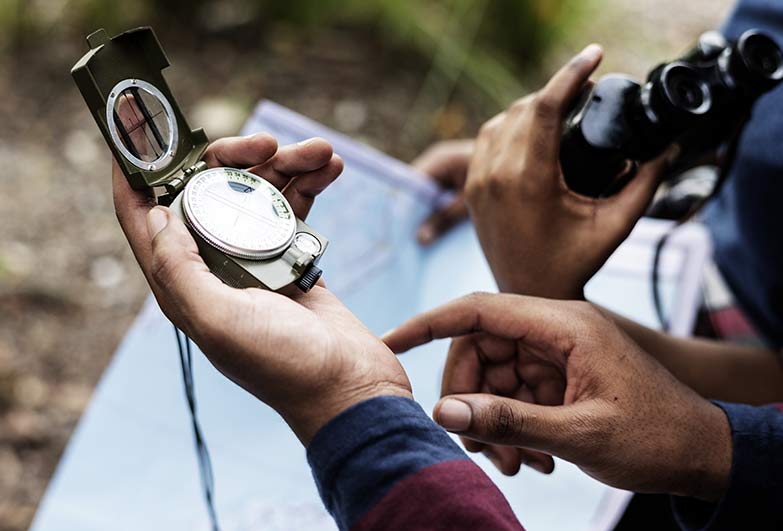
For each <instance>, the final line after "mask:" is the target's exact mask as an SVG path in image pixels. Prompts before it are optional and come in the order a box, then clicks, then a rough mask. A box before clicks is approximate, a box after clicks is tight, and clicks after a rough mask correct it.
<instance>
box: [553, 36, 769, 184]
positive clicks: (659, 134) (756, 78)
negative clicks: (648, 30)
mask: <svg viewBox="0 0 783 531" xmlns="http://www.w3.org/2000/svg"><path fill="white" fill-rule="evenodd" d="M781 80H783V52H782V51H781V48H780V47H779V46H778V44H777V43H776V42H775V41H774V40H773V39H772V38H770V37H769V36H768V35H766V34H764V33H762V32H760V31H758V30H749V31H746V32H745V33H743V34H742V36H741V37H740V38H739V39H738V40H737V41H735V42H728V41H727V40H726V39H725V38H724V37H723V36H722V35H721V34H719V33H717V32H708V33H705V34H704V35H702V36H701V38H700V39H699V41H698V43H697V45H696V46H695V47H694V48H693V49H692V50H690V51H689V52H688V53H686V54H685V55H683V56H682V57H681V58H679V59H677V60H675V61H672V62H670V63H664V64H662V65H659V66H657V67H656V68H655V69H653V70H652V71H651V72H650V74H649V75H648V77H647V81H646V82H645V83H644V84H643V85H640V84H639V83H636V82H635V81H633V80H632V79H629V78H627V77H624V76H620V75H616V74H614V75H608V76H605V77H603V78H601V79H600V80H599V81H598V82H597V83H596V84H595V86H594V87H593V88H592V89H590V90H589V91H586V93H585V94H583V95H582V96H581V98H579V99H578V101H577V104H576V106H575V107H574V109H573V110H572V111H571V112H570V113H569V115H568V117H567V118H566V121H565V126H564V132H563V137H562V141H561V147H560V163H561V167H562V169H563V174H564V176H565V180H566V184H568V186H569V187H570V188H571V189H572V190H573V191H575V192H577V193H580V194H583V195H587V196H592V197H601V196H607V195H611V194H612V193H615V192H616V191H617V190H619V189H620V188H621V187H622V186H623V185H624V184H625V183H626V182H627V181H628V180H629V179H630V178H632V177H633V174H634V168H635V167H636V166H638V164H640V163H642V162H646V161H648V160H651V159H653V158H655V157H656V156H658V155H660V154H661V153H662V152H663V151H664V150H665V149H666V147H667V146H669V145H670V144H672V143H675V142H676V143H678V144H680V146H681V148H682V149H683V152H684V153H686V154H687V155H688V156H696V155H698V154H703V153H706V152H707V151H708V150H710V149H715V148H717V147H718V146H720V145H721V144H723V143H725V142H727V141H728V140H730V138H731V136H732V135H733V134H734V133H735V132H736V130H737V128H738V127H739V126H740V125H742V122H743V121H744V120H745V119H746V118H747V116H748V115H749V113H750V110H751V108H752V107H753V104H754V103H755V102H756V100H757V99H758V98H759V97H760V96H761V95H762V94H764V93H766V92H768V91H770V90H772V89H773V88H775V87H776V86H777V85H778V84H779V83H780V82H781ZM629 168H630V169H629Z"/></svg>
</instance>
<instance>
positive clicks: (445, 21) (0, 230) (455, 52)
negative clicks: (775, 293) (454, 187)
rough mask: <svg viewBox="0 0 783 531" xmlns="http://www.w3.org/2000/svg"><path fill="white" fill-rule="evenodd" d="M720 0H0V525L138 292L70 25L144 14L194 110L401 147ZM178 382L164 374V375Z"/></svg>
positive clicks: (90, 383) (8, 522)
mask: <svg viewBox="0 0 783 531" xmlns="http://www.w3.org/2000/svg"><path fill="white" fill-rule="evenodd" d="M732 3H733V2H732V1H731V0H691V1H689V2H683V1H681V0H426V1H425V0H286V1H279V0H278V1H274V0H169V1H166V2H163V1H162V0H135V1H132V2H117V1H116V0H115V1H110V0H0V167H2V177H0V530H2V531H10V530H14V531H16V530H22V529H26V528H27V526H28V525H29V522H30V520H31V519H32V516H33V514H34V512H35V509H36V505H37V503H38V501H39V499H40V497H41V495H42V494H43V492H44V489H45V488H46V484H47V482H48V480H49V478H50V476H51V474H52V472H53V471H54V468H55V466H56V464H57V461H58V459H59V457H60V454H61V453H62V450H63V448H64V447H65V444H66V442H67V440H68V437H69V435H70V433H71V432H72V430H73V428H74V426H75V425H76V422H77V421H78V419H79V416H80V414H81V412H82V410H83V409H84V407H85V406H86V405H87V403H88V401H89V399H90V395H91V393H92V390H93V388H94V386H95V384H96V383H97V381H98V379H99V377H100V375H101V373H102V371H103V369H104V368H105V367H106V365H107V363H108V362H109V360H110V358H111V354H112V352H113V351H114V349H115V347H116V346H117V343H118V342H119V341H120V339H121V338H122V336H123V333H124V331H125V329H126V328H127V326H128V325H129V324H130V322H131V321H132V319H133V317H134V315H135V313H136V312H137V311H138V309H139V307H140V305H141V303H142V301H143V300H144V298H145V296H146V294H147V288H146V284H145V283H144V281H143V278H142V277H141V274H140V273H139V271H138V269H137V267H136V265H135V263H134V261H133V257H132V255H131V254H130V251H129V249H128V247H127V244H126V243H125V240H124V238H123V236H122V234H121V232H120V230H119V226H118V225H117V223H116V220H115V218H114V212H113V208H112V202H111V193H110V178H109V177H110V164H109V154H108V150H107V148H106V147H105V145H104V143H103V139H102V138H101V136H100V134H99V133H98V129H97V128H96V126H95V124H94V122H93V120H92V118H91V117H90V116H89V114H88V112H87V109H86V107H85V106H84V103H83V100H82V99H81V96H80V95H79V93H78V91H77V90H76V88H75V86H74V84H73V83H72V81H71V79H70V75H69V69H70V67H71V65H72V64H73V63H74V62H75V61H76V60H77V59H78V58H79V57H80V56H81V55H82V54H83V53H84V52H85V51H86V45H85V43H84V37H85V36H86V35H87V34H88V33H90V32H91V31H92V30H94V29H97V28H99V27H105V28H106V29H107V31H108V32H109V34H110V35H114V34H116V33H118V32H120V31H122V30H124V29H128V28H130V27H134V26H138V25H152V26H153V27H154V28H155V29H156V31H157V33H158V37H159V39H160V40H161V42H162V44H163V46H164V48H165V49H166V50H167V52H168V55H169V59H170V61H171V62H172V64H173V66H172V67H171V68H169V69H168V71H167V72H166V74H167V77H168V80H169V84H170V85H171V86H172V88H173V90H174V92H175V94H177V96H178V100H179V102H180V104H181V105H182V107H183V109H184V111H185V113H186V115H187V116H188V117H189V118H190V123H191V125H192V126H194V127H201V126H203V127H205V128H206V130H207V132H208V134H209V135H210V137H211V138H213V139H214V138H218V137H220V136H225V135H231V134H234V133H235V132H236V131H237V130H238V129H239V128H240V126H241V124H242V123H243V121H244V120H245V118H246V117H247V116H248V115H249V113H250V112H251V110H252V108H253V106H254V104H255V103H256V102H257V101H258V100H259V99H261V98H268V99H272V100H274V101H276V102H278V103H281V104H283V105H286V106H288V107H290V108H292V109H294V110H296V111H298V112H300V113H303V114H305V115H308V116H310V117H311V118H314V119H315V120H318V121H321V122H323V123H325V124H327V125H329V126H331V127H333V128H335V129H337V130H340V131H342V132H344V133H347V134H349V135H351V136H353V137H354V138H357V139H360V140H362V141H365V142H367V143H369V144H372V145H374V146H375V147H377V148H379V149H381V150H383V151H386V152H388V153H390V154H392V155H394V156H396V157H399V158H401V159H403V160H410V159H412V158H413V157H415V156H416V154H418V153H419V152H420V151H421V150H423V149H424V148H425V147H426V146H427V145H428V144H429V143H431V142H434V141H437V140H441V139H448V138H459V137H467V136H471V135H473V134H475V132H476V131H477V129H478V127H479V126H480V124H481V123H482V122H483V121H484V120H486V119H488V118H489V117H491V116H492V115H494V114H495V113H497V112H499V111H500V110H501V109H503V108H504V107H506V106H507V105H508V104H509V103H510V102H511V101H513V100H514V99H515V98H517V97H520V96H522V95H524V94H525V93H526V92H528V91H530V90H533V89H535V88H536V87H538V86H539V85H540V84H542V83H543V82H544V81H545V80H546V79H547V78H548V76H549V75H550V74H551V73H552V72H553V71H554V70H555V69H556V68H557V67H558V65H559V64H561V63H562V62H563V61H565V60H567V59H568V57H569V56H570V55H571V54H573V53H574V52H576V51H578V50H580V49H581V48H582V47H583V46H584V45H585V44H587V43H589V42H599V43H601V44H603V45H604V46H605V48H606V50H607V53H606V56H607V57H606V61H605V63H604V65H603V66H602V67H601V72H602V73H603V72H607V71H621V72H627V73H629V74H632V75H634V76H637V77H640V76H643V75H644V74H645V73H646V72H647V70H649V69H650V68H651V67H652V66H653V65H654V64H656V63H657V62H660V61H661V60H663V59H666V58H670V57H673V56H674V55H675V54H677V53H679V52H680V51H682V50H683V49H685V48H687V47H688V46H689V45H690V44H691V43H692V42H693V41H694V40H695V39H696V37H697V36H698V34H699V33H700V32H702V31H704V30H707V29H712V28H715V27H718V26H719V24H720V22H721V20H722V19H723V18H724V17H725V15H726V14H727V13H728V10H729V9H730V8H731V5H732ZM172 385H178V382H172Z"/></svg>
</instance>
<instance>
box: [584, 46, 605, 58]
mask: <svg viewBox="0 0 783 531" xmlns="http://www.w3.org/2000/svg"><path fill="white" fill-rule="evenodd" d="M603 53H604V49H603V48H601V47H600V46H599V45H597V44H588V45H587V46H586V47H585V49H584V50H582V51H581V52H579V56H580V57H582V58H584V59H587V60H589V61H596V60H598V59H600V58H601V55H603Z"/></svg>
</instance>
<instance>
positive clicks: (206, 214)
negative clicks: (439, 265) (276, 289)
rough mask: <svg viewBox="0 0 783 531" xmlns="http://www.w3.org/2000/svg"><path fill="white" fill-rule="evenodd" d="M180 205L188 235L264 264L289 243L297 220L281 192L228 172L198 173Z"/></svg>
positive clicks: (252, 177) (260, 181)
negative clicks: (186, 224)
mask: <svg viewBox="0 0 783 531" xmlns="http://www.w3.org/2000/svg"><path fill="white" fill-rule="evenodd" d="M184 193H185V196H184V197H183V201H182V205H183V210H184V212H185V217H186V218H187V220H188V222H189V223H190V225H191V226H192V227H193V229H194V230H195V231H196V232H197V233H198V234H199V235H200V236H201V237H202V238H204V239H205V240H207V241H208V242H209V243H211V244H212V245H214V246H215V247H217V248H218V249H220V250H222V251H223V252H225V253H226V254H229V255H232V256H236V257H238V258H248V259H255V260H265V259H268V258H272V257H274V256H277V255H279V254H280V253H282V252H283V251H284V250H285V249H286V248H287V247H288V246H289V245H290V244H291V240H293V238H294V233H295V232H296V218H295V217H294V214H293V212H292V211H291V205H289V204H288V201H287V200H286V198H285V197H284V196H283V194H282V193H280V191H279V190H278V189H277V188H275V187H274V186H272V185H271V184H269V183H268V182H267V181H265V180H264V179H262V178H261V177H259V176H257V175H255V174H252V173H250V172H247V171H243V170H236V169H233V168H212V169H209V170H205V171H202V172H200V173H197V174H196V175H195V176H194V177H193V178H192V179H191V180H190V182H189V183H188V185H187V186H186V187H185V192H184Z"/></svg>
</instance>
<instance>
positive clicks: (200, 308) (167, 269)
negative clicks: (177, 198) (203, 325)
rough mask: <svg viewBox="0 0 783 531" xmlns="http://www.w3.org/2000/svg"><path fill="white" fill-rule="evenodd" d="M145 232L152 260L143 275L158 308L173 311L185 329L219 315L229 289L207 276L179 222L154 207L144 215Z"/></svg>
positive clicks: (185, 229)
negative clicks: (185, 326)
mask: <svg viewBox="0 0 783 531" xmlns="http://www.w3.org/2000/svg"><path fill="white" fill-rule="evenodd" d="M147 231H148V233H149V237H150V239H151V240H152V245H151V249H152V257H151V260H150V262H149V264H148V265H147V266H146V267H148V268H149V271H145V273H146V276H147V278H149V279H151V283H150V284H151V287H152V289H153V292H154V293H155V297H156V298H157V299H158V302H159V303H160V305H161V307H162V308H163V309H164V310H165V309H166V308H167V307H168V308H171V309H176V314H178V315H179V316H181V317H182V318H183V319H184V320H185V323H182V324H185V325H187V324H191V323H190V321H191V320H192V319H205V320H209V319H210V316H214V315H215V314H216V312H221V311H222V310H221V308H222V307H223V306H224V305H223V302H224V301H225V300H226V293H225V292H226V291H231V288H229V287H228V286H226V285H225V284H223V283H222V282H221V281H220V280H219V279H218V278H217V277H216V276H214V275H213V274H212V273H210V272H209V268H207V265H206V264H205V263H204V260H202V259H201V256H199V254H198V247H197V246H196V242H195V240H194V239H193V236H191V234H190V232H189V231H188V229H187V228H186V227H185V225H184V223H182V220H180V219H179V218H178V217H177V216H175V215H173V214H172V213H171V211H170V210H169V209H168V208H165V207H161V206H157V207H155V208H153V209H151V210H150V211H149V213H148V214H147ZM167 313H168V312H167ZM176 324H179V323H176Z"/></svg>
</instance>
